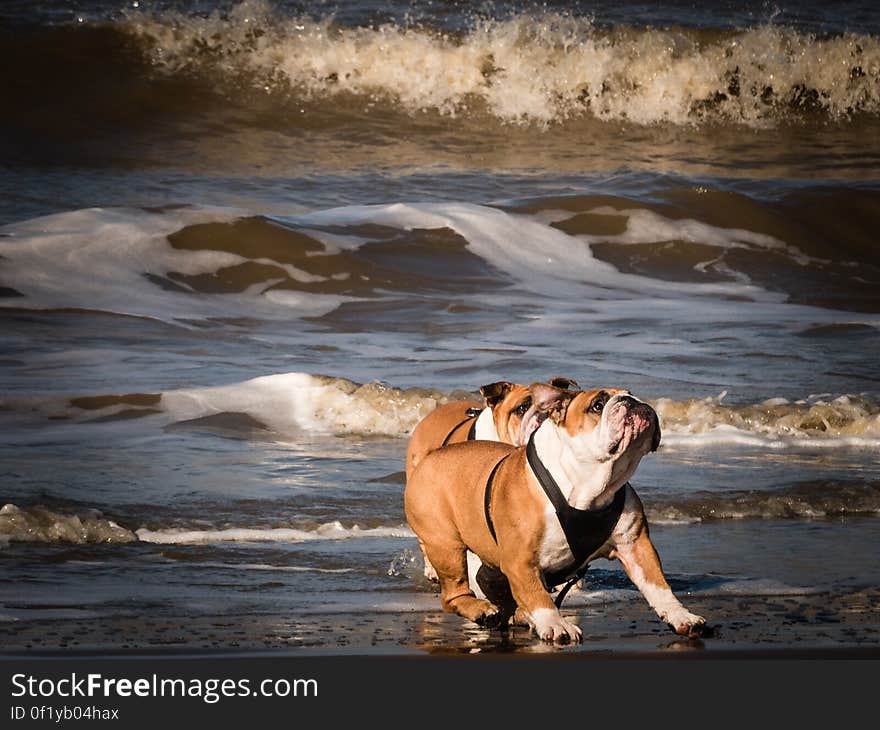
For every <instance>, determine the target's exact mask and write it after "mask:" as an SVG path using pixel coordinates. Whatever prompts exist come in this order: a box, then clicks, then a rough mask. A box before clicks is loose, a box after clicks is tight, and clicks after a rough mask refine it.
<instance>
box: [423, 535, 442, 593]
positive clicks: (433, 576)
mask: <svg viewBox="0 0 880 730" xmlns="http://www.w3.org/2000/svg"><path fill="white" fill-rule="evenodd" d="M419 548H420V549H421V551H422V558H423V559H424V561H425V578H427V579H428V580H429V581H431V582H432V583H436V582H437V581H438V580H439V578H438V577H437V571H436V570H434V566H433V565H431V561H430V560H428V553H427V552H425V543H423V542H422V541H421V540H419Z"/></svg>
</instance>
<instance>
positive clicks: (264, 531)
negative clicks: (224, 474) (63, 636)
mask: <svg viewBox="0 0 880 730" xmlns="http://www.w3.org/2000/svg"><path fill="white" fill-rule="evenodd" d="M136 534H137V537H138V539H139V540H141V541H143V542H150V543H156V544H162V545H193V544H206V543H224V542H285V543H298V542H316V541H322V540H356V539H361V538H378V537H384V538H400V537H406V538H412V537H414V534H413V532H412V530H410V529H409V528H408V527H405V526H397V527H360V526H358V525H352V526H351V527H344V526H343V525H342V523H341V522H339V521H338V520H334V521H333V522H328V523H325V524H323V525H319V526H318V527H316V528H314V529H311V530H300V529H295V528H288V527H275V528H247V527H229V528H224V529H220V530H186V529H168V530H148V529H146V528H141V529H139V530H137V531H136Z"/></svg>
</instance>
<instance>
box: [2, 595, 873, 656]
mask: <svg viewBox="0 0 880 730" xmlns="http://www.w3.org/2000/svg"><path fill="white" fill-rule="evenodd" d="M686 604H687V605H688V607H689V608H690V609H691V610H693V611H694V612H696V613H699V614H701V615H704V616H706V618H707V621H708V625H709V626H710V627H711V628H712V634H711V635H710V636H707V637H704V638H698V639H687V638H684V637H679V636H677V635H676V634H674V633H673V632H672V631H671V630H670V629H668V628H667V627H666V626H665V625H664V624H663V623H661V622H660V620H659V619H658V618H656V616H655V615H654V613H653V611H651V609H650V608H649V607H648V606H647V605H646V604H645V603H644V602H642V601H639V600H633V601H621V602H614V603H608V604H599V605H592V606H573V607H570V608H569V607H564V608H563V613H564V614H565V615H566V616H567V617H568V618H569V619H570V620H572V619H573V620H574V621H575V622H576V623H578V625H579V626H580V627H581V629H582V630H583V632H584V641H583V643H581V644H572V645H551V644H546V643H543V642H540V641H538V640H537V639H536V638H535V637H534V636H533V635H532V634H531V632H530V631H529V630H527V629H525V628H519V627H517V628H512V629H510V630H509V631H507V632H500V631H489V630H486V629H481V628H479V627H477V626H476V625H475V624H473V623H470V622H467V621H464V620H463V619H461V618H460V617H458V616H454V615H450V614H444V613H442V612H441V611H440V610H439V608H438V610H436V611H418V610H413V611H408V612H390V611H389V612H381V611H376V610H370V611H359V612H351V611H349V612H340V613H329V612H321V611H320V610H318V609H316V611H315V612H309V613H301V614H296V615H289V616H280V615H277V614H269V613H266V614H243V615H221V614H213V615H205V614H199V615H180V614H177V615H150V614H146V613H144V614H131V615H127V616H125V615H117V616H108V617H96V616H90V617H60V618H46V617H43V618H32V619H13V620H7V621H4V622H2V623H0V647H2V648H0V659H10V658H13V657H14V658H17V659H38V658H41V657H52V658H63V659H66V658H70V659H74V658H77V657H95V656H108V657H109V656H113V657H134V656H168V657H178V658H182V657H184V656H202V655H212V656H223V655H228V656H236V657H241V656H246V655H255V656H316V655H325V656H364V655H369V656H374V655H375V656H380V655H386V656H387V655H397V656H400V655H407V656H420V655H425V656H428V655H430V656H451V655H465V654H487V655H497V656H501V655H510V654H530V655H543V656H559V657H561V656H575V655H577V656H581V657H583V658H587V657H589V658H609V659H615V658H621V659H624V658H633V659H644V658H666V657H688V658H693V657H695V658H705V659H733V658H737V657H761V658H771V657H786V658H880V588H866V589H861V590H857V591H853V592H848V593H841V592H835V593H817V594H810V595H799V596H744V595H728V596H689V597H686Z"/></svg>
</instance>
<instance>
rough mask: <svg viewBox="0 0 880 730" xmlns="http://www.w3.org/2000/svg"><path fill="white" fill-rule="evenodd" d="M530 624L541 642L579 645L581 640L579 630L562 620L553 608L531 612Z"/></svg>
mask: <svg viewBox="0 0 880 730" xmlns="http://www.w3.org/2000/svg"><path fill="white" fill-rule="evenodd" d="M531 624H532V627H533V628H534V629H535V633H536V634H537V635H538V638H540V639H541V640H542V641H552V642H556V643H559V644H567V643H569V642H575V643H580V642H581V641H582V639H583V637H582V635H581V630H580V629H579V628H578V627H577V626H575V625H574V624H573V623H571V622H569V621H566V620H565V619H564V618H562V616H561V615H560V613H559V611H557V610H556V609H553V608H539V609H537V610H536V611H533V612H532V614H531Z"/></svg>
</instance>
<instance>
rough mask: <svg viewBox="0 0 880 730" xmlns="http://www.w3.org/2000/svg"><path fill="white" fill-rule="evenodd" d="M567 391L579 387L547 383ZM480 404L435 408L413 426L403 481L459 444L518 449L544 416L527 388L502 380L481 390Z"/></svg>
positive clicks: (568, 381) (556, 380) (562, 381)
mask: <svg viewBox="0 0 880 730" xmlns="http://www.w3.org/2000/svg"><path fill="white" fill-rule="evenodd" d="M547 382H548V383H550V384H551V385H553V386H554V387H555V388H559V389H561V390H568V389H570V388H577V387H578V385H577V383H576V382H575V381H574V380H571V379H570V378H563V377H555V378H552V379H550V380H549V381H547ZM480 395H482V396H483V403H478V402H477V401H454V402H452V403H446V404H444V405H442V406H437V408H435V409H434V410H433V411H431V412H430V413H429V414H428V415H427V416H425V417H424V418H423V419H422V420H421V421H419V423H418V424H417V425H416V427H415V429H414V430H413V433H412V436H411V437H410V440H409V444H408V446H407V449H406V478H407V480H408V479H409V477H410V474H412V471H413V469H415V467H416V465H417V464H418V463H419V462H420V461H421V460H422V459H423V458H425V456H426V455H427V454H429V453H430V452H431V451H434V450H435V449H439V448H441V447H442V446H447V445H449V444H456V443H460V442H462V441H474V440H482V441H501V442H502V443H507V444H513V445H514V446H520V445H522V444H524V443H526V441H527V440H528V438H529V436H530V435H531V433H532V431H534V430H535V429H536V428H537V427H538V425H539V423H540V418H541V417H542V415H543V414H539V412H538V411H537V410H536V409H535V407H534V405H533V402H532V394H531V392H530V390H529V387H528V386H526V385H520V384H518V383H509V382H507V381H506V380H501V381H499V382H497V383H489V384H488V385H484V386H482V387H481V388H480Z"/></svg>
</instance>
